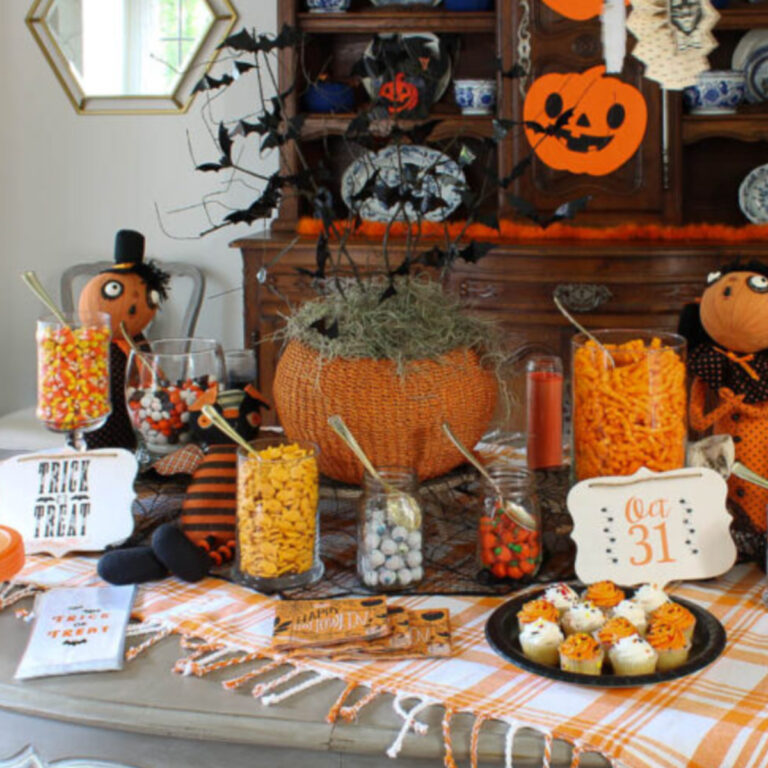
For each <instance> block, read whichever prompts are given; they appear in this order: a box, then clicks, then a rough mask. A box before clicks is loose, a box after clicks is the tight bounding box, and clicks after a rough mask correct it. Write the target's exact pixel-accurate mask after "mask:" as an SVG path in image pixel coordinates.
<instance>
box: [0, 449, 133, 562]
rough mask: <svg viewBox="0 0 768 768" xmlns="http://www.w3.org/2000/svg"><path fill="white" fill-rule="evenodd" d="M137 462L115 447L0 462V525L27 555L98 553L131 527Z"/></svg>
mask: <svg viewBox="0 0 768 768" xmlns="http://www.w3.org/2000/svg"><path fill="white" fill-rule="evenodd" d="M136 472H137V464H136V459H135V457H134V456H133V454H132V453H130V452H129V451H126V450H123V449H120V448H105V449H100V450H95V451H84V452H77V451H56V452H50V453H35V454H26V455H24V456H17V457H14V458H12V459H8V460H7V461H5V462H3V463H2V464H0V524H2V525H8V526H10V527H11V528H15V529H16V530H17V531H18V532H19V533H20V534H21V537H22V538H23V539H24V548H25V550H26V551H27V553H28V554H34V553H36V552H48V553H50V554H53V555H63V554H66V553H67V552H72V551H80V552H97V551H100V550H103V549H104V548H105V547H107V546H108V545H110V544H116V543H119V542H121V541H124V540H125V539H126V538H128V536H130V535H131V532H132V531H133V516H132V514H131V503H132V501H133V498H134V495H135V494H134V492H133V482H134V480H135V479H136Z"/></svg>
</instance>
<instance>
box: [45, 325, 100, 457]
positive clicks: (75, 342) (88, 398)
mask: <svg viewBox="0 0 768 768" xmlns="http://www.w3.org/2000/svg"><path fill="white" fill-rule="evenodd" d="M62 318H63V320H65V322H64V323H62V322H61V319H57V318H55V317H52V316H51V317H46V318H43V319H42V320H39V321H38V323H37V334H36V340H37V418H38V419H39V420H40V421H42V422H43V424H45V426H46V427H47V428H48V429H50V430H52V431H54V432H69V433H70V434H71V435H72V440H73V443H74V445H75V446H76V447H78V448H84V445H83V444H82V433H83V432H90V431H91V430H94V429H98V428H99V427H101V426H102V425H103V424H104V423H105V422H106V420H107V418H108V417H109V414H110V413H111V412H112V404H111V401H110V397H109V343H110V338H111V330H110V322H109V315H107V314H106V313H104V312H90V313H87V312H84V313H73V314H66V315H63V316H62Z"/></svg>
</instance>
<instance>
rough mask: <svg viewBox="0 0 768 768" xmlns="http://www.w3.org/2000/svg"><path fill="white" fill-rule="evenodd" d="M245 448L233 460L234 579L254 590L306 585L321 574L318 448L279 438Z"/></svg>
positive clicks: (264, 440) (257, 441) (266, 590)
mask: <svg viewBox="0 0 768 768" xmlns="http://www.w3.org/2000/svg"><path fill="white" fill-rule="evenodd" d="M251 446H252V448H253V451H252V452H246V451H245V450H244V449H240V450H239V451H238V457H237V561H236V567H235V577H236V579H237V580H238V581H240V582H241V583H243V584H246V585H247V586H250V587H253V588H254V589H258V590H259V591H260V592H277V591H280V590H283V589H292V588H294V587H301V586H306V585H307V584H311V583H313V582H315V581H317V580H318V579H320V578H321V576H322V575H323V563H322V561H321V560H320V555H319V519H318V518H319V516H318V471H317V453H318V447H317V446H316V445H315V444H314V443H310V442H306V441H299V440H297V441H291V440H288V439H286V438H282V437H271V438H263V439H259V440H254V441H253V442H252V443H251Z"/></svg>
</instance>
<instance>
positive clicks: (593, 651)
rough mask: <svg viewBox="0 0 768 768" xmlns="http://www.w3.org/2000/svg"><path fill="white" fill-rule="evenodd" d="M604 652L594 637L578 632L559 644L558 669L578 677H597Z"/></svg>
mask: <svg viewBox="0 0 768 768" xmlns="http://www.w3.org/2000/svg"><path fill="white" fill-rule="evenodd" d="M604 658H605V652H604V651H603V649H602V648H601V647H600V643H598V642H597V640H595V638H594V637H590V636H589V635H587V634H585V633H584V632H579V633H577V634H575V635H571V636H570V637H568V638H567V639H566V640H565V641H564V642H563V643H561V644H560V669H562V670H563V671H565V672H577V673H578V674H580V675H599V674H600V670H601V668H602V666H603V659H604Z"/></svg>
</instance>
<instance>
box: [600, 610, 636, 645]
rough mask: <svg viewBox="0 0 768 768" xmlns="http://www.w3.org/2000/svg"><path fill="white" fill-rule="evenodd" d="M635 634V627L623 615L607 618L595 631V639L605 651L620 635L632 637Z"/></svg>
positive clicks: (619, 638)
mask: <svg viewBox="0 0 768 768" xmlns="http://www.w3.org/2000/svg"><path fill="white" fill-rule="evenodd" d="M636 634H637V627H635V625H634V624H632V622H631V621H629V620H628V619H625V618H624V617H623V616H617V617H616V618H615V619H608V621H606V622H605V624H603V626H602V627H600V629H598V630H597V632H595V640H597V642H598V643H600V645H601V646H602V648H603V650H604V651H605V652H606V653H607V652H608V651H610V650H611V648H613V646H614V645H616V643H617V642H618V641H619V640H621V638H622V637H632V635H636Z"/></svg>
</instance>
